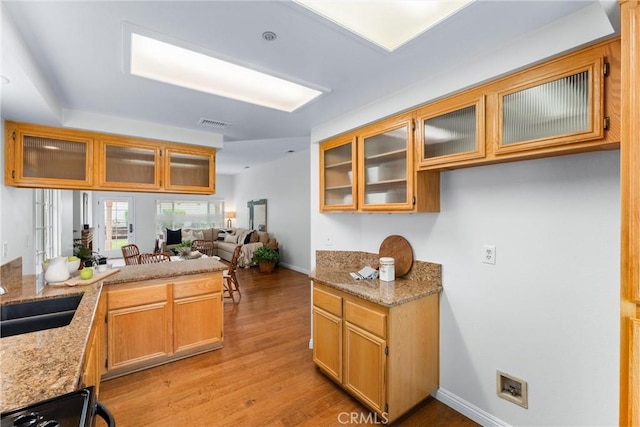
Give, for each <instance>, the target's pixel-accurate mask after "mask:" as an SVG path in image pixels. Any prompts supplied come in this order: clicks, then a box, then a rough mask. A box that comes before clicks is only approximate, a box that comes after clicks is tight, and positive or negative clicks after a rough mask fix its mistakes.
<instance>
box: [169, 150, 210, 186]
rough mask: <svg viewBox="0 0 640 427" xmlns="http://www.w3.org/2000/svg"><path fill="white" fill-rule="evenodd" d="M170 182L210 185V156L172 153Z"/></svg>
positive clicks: (175, 183) (181, 184)
mask: <svg viewBox="0 0 640 427" xmlns="http://www.w3.org/2000/svg"><path fill="white" fill-rule="evenodd" d="M169 156H170V158H169V161H170V174H171V175H170V183H171V185H177V186H189V187H208V186H209V157H208V156H198V155H194V154H184V153H170V154H169Z"/></svg>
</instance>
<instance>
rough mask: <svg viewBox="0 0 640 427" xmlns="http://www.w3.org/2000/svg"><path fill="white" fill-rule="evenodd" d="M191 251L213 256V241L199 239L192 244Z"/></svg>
mask: <svg viewBox="0 0 640 427" xmlns="http://www.w3.org/2000/svg"><path fill="white" fill-rule="evenodd" d="M191 249H192V250H194V251H198V252H200V253H201V254H204V255H207V256H212V255H213V242H212V241H211V240H204V239H197V240H194V241H192V242H191Z"/></svg>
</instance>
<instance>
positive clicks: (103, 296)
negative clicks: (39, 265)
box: [0, 258, 226, 412]
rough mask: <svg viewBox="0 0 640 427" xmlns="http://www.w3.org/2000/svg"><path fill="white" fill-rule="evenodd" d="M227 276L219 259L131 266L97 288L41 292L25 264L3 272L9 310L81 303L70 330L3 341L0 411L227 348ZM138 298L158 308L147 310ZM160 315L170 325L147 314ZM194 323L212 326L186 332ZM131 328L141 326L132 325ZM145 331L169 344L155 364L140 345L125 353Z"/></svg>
mask: <svg viewBox="0 0 640 427" xmlns="http://www.w3.org/2000/svg"><path fill="white" fill-rule="evenodd" d="M225 268H226V266H225V265H224V264H222V263H220V262H219V261H217V260H214V259H200V260H189V261H182V262H170V263H163V264H150V265H140V266H126V267H123V268H121V270H120V272H118V273H116V274H115V275H112V276H109V277H108V278H106V279H105V280H103V281H100V282H96V283H94V284H91V285H86V286H74V287H68V286H55V287H53V286H49V285H45V286H44V289H43V290H42V291H40V292H38V287H37V280H36V276H35V275H28V276H22V260H21V259H20V258H18V259H16V260H14V261H11V262H9V263H7V264H5V265H3V266H2V286H3V287H4V288H6V289H7V293H6V294H5V295H2V296H0V303H1V304H3V305H4V304H9V303H17V302H25V301H36V300H44V299H50V298H56V297H59V296H69V295H82V298H81V300H80V303H79V305H78V307H77V309H76V311H75V314H74V316H73V319H72V320H71V323H70V324H69V325H67V326H63V327H58V328H52V329H47V330H42V331H37V332H31V333H25V334H20V335H15V336H9V337H3V338H1V339H0V364H1V370H0V375H1V381H0V411H2V412H5V411H9V410H11V409H15V408H18V407H22V406H25V405H28V404H32V403H34V402H37V401H40V400H44V399H48V398H51V397H54V396H58V395H60V394H64V393H68V392H71V391H74V390H76V389H78V388H81V387H83V386H85V385H95V384H92V382H98V384H99V380H100V377H107V378H108V377H109V375H111V376H116V375H123V374H124V373H126V372H131V371H133V370H139V369H144V368H145V367H148V366H153V365H158V364H161V363H165V362H166V361H168V360H175V359H178V358H183V357H188V356H190V355H192V354H196V353H201V352H204V351H209V350H212V349H216V348H220V347H222V326H223V324H222V314H223V313H222V271H223V270H224V269H225ZM159 291H160V292H159ZM161 292H163V294H162V295H160V293H161ZM136 296H142V297H144V298H146V299H147V300H148V299H149V298H151V299H154V301H153V302H151V303H149V302H148V301H146V300H145V299H144V298H142V299H140V298H137V297H136ZM156 299H157V301H156ZM131 304H136V305H139V307H137V308H135V307H132V306H131ZM150 307H151V308H150ZM160 307H161V308H160ZM145 308H146V309H149V310H150V311H145ZM204 311H210V312H207V313H206V314H205V313H203V312H204ZM158 312H161V313H162V315H163V317H162V319H163V320H164V323H163V324H162V325H159V324H157V323H153V324H150V323H149V322H148V321H147V320H149V319H150V318H153V316H151V317H149V316H148V314H149V313H151V314H152V315H155V314H156V313H158ZM140 313H142V315H141V314H140ZM105 314H106V317H105ZM189 316H196V317H198V319H203V322H206V326H203V327H202V328H191V330H190V329H188V328H185V325H186V324H187V323H189V324H190V323H191V321H192V320H193V318H191V317H189ZM105 318H106V320H107V321H106V323H105ZM129 320H135V321H137V320H142V323H141V324H140V325H138V324H137V323H136V324H133V323H131V324H130V323H128V321H129ZM145 321H147V322H146V323H145ZM145 326H146V327H148V328H151V327H152V329H150V330H149V331H148V332H146V335H147V336H154V337H159V336H162V337H163V338H164V340H163V342H162V343H163V349H164V350H165V351H164V353H163V354H156V353H153V357H150V358H149V357H145V355H143V356H140V354H136V353H135V351H140V347H139V346H138V345H133V346H132V348H127V347H128V346H129V343H128V342H127V341H126V339H127V338H130V337H131V336H132V335H131V334H139V333H145V332H144V331H142V330H140V328H144V327H145ZM133 328H138V329H133ZM162 331H164V332H162ZM137 336H138V335H136V337H137ZM169 337H171V338H172V339H171V340H169ZM123 340H124V341H123ZM143 343H146V344H149V343H148V342H146V341H143ZM105 349H106V357H105ZM151 350H153V349H151ZM132 351H133V352H134V353H131V352H132ZM113 357H115V358H116V361H118V362H119V364H118V363H116V364H115V366H114V362H113V361H110V360H109V359H111V358H113ZM123 357H124V359H123ZM105 359H106V360H107V361H108V364H107V368H106V371H105V368H104V366H105Z"/></svg>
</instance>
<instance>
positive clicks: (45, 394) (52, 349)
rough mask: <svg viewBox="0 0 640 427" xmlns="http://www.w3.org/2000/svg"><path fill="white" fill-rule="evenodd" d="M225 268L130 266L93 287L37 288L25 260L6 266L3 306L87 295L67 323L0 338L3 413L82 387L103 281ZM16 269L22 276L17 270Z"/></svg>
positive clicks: (202, 262) (201, 263)
mask: <svg viewBox="0 0 640 427" xmlns="http://www.w3.org/2000/svg"><path fill="white" fill-rule="evenodd" d="M5 267H7V268H6V269H5ZM226 268H227V267H226V265H225V264H223V263H221V262H219V261H217V260H215V259H211V258H208V259H195V260H187V261H178V262H167V263H160V264H148V265H130V266H124V267H121V268H120V271H119V272H118V273H116V274H114V275H112V276H108V277H106V278H105V279H104V280H102V281H99V282H96V283H94V284H91V285H84V286H74V287H70V286H51V285H45V286H44V289H43V290H42V291H40V292H38V286H37V279H36V276H35V275H31V276H22V275H21V271H22V265H21V260H20V262H19V263H16V264H15V265H13V263H12V265H10V266H7V265H5V266H3V276H2V285H3V286H4V287H5V288H6V289H7V291H8V292H7V294H5V295H2V296H0V304H7V303H11V302H23V301H30V300H37V299H44V298H53V297H57V296H63V295H74V294H83V298H82V300H81V301H80V305H79V306H78V309H77V310H76V313H75V315H74V317H73V319H72V320H71V323H70V324H69V325H68V326H63V327H60V328H53V329H48V330H45V331H38V332H31V333H27V334H21V335H15V336H12V337H4V338H0V411H1V412H5V411H9V410H11V409H15V408H19V407H22V406H25V405H29V404H31V403H34V402H37V401H40V400H44V399H48V398H51V397H54V396H57V395H60V394H64V393H69V392H72V391H74V390H76V389H77V388H78V387H79V381H80V376H81V373H82V369H83V358H84V353H85V350H86V346H87V341H88V339H89V333H90V332H91V325H92V323H93V319H94V316H95V311H96V308H97V306H98V301H99V299H100V293H101V292H102V288H103V285H104V284H110V285H114V284H118V283H125V282H134V281H143V280H151V279H159V278H164V277H175V276H182V275H188V274H198V273H206V272H214V271H222V270H224V269H226ZM9 270H10V271H11V273H12V275H11V276H10V277H9V278H7V277H8V276H9V275H8V274H6V272H7V271H9ZM16 272H17V275H16V274H14V273H16Z"/></svg>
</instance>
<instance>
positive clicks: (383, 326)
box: [344, 301, 387, 338]
mask: <svg viewBox="0 0 640 427" xmlns="http://www.w3.org/2000/svg"><path fill="white" fill-rule="evenodd" d="M344 311H345V316H344V318H345V320H346V321H347V322H349V323H352V324H354V325H356V326H359V327H361V328H362V329H364V330H365V331H369V332H371V333H372V334H374V335H377V336H379V337H381V338H386V336H387V315H386V314H384V313H380V312H379V311H375V310H372V309H370V308H368V307H364V306H362V305H359V304H356V303H354V302H352V301H347V302H346V303H345V305H344Z"/></svg>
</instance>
